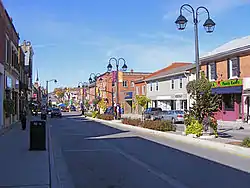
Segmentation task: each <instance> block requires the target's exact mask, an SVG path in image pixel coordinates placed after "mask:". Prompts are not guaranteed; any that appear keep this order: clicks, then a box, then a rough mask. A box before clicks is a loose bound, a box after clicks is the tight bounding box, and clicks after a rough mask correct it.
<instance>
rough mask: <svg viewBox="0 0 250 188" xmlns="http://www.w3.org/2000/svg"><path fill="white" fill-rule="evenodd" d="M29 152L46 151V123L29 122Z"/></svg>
mask: <svg viewBox="0 0 250 188" xmlns="http://www.w3.org/2000/svg"><path fill="white" fill-rule="evenodd" d="M30 150H46V122H45V121H31V122H30Z"/></svg>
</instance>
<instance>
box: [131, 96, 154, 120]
mask: <svg viewBox="0 0 250 188" xmlns="http://www.w3.org/2000/svg"><path fill="white" fill-rule="evenodd" d="M150 101H151V100H150V99H149V98H148V97H147V96H145V95H136V96H135V102H136V104H138V105H140V106H141V107H142V108H143V111H144V110H145V109H146V108H147V105H148V103H149V102H150ZM142 115H143V114H142Z"/></svg>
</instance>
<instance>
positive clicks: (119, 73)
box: [118, 71, 123, 82]
mask: <svg viewBox="0 0 250 188" xmlns="http://www.w3.org/2000/svg"><path fill="white" fill-rule="evenodd" d="M118 81H119V82H122V81H123V72H122V71H119V72H118Z"/></svg>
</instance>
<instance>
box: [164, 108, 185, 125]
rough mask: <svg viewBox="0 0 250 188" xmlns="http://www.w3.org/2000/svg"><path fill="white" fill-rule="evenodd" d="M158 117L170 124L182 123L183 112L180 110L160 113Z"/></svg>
mask: <svg viewBox="0 0 250 188" xmlns="http://www.w3.org/2000/svg"><path fill="white" fill-rule="evenodd" d="M160 116H161V117H160V118H161V119H162V120H169V121H172V123H177V122H178V123H184V111H182V110H169V111H162V112H161V115H160Z"/></svg>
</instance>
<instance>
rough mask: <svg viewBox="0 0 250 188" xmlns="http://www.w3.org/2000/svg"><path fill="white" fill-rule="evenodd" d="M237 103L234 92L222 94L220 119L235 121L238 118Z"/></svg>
mask: <svg viewBox="0 0 250 188" xmlns="http://www.w3.org/2000/svg"><path fill="white" fill-rule="evenodd" d="M238 108H239V106H238V104H237V102H236V101H235V95H234V94H225V95H223V108H222V120H223V121H235V120H236V119H238V111H237V110H238Z"/></svg>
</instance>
